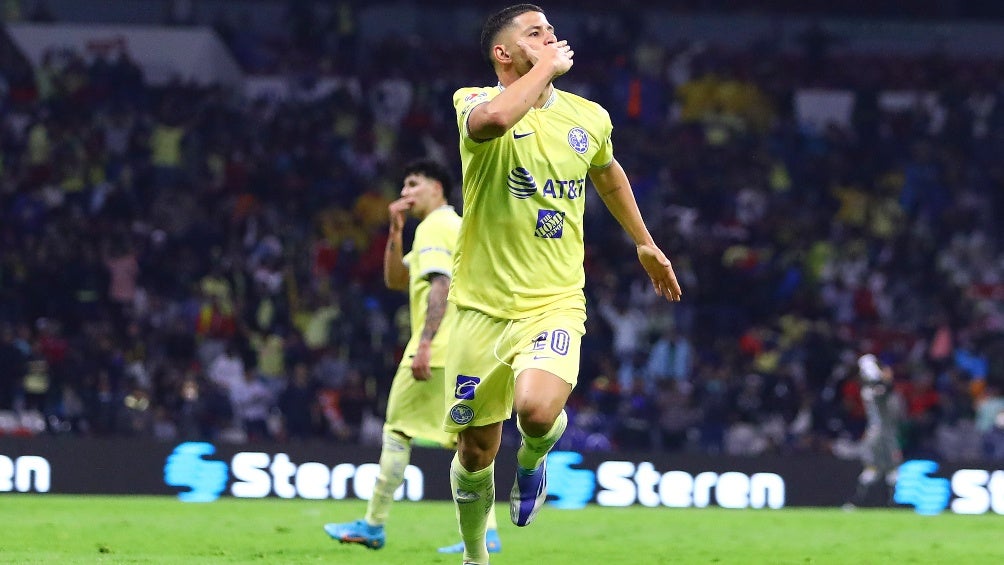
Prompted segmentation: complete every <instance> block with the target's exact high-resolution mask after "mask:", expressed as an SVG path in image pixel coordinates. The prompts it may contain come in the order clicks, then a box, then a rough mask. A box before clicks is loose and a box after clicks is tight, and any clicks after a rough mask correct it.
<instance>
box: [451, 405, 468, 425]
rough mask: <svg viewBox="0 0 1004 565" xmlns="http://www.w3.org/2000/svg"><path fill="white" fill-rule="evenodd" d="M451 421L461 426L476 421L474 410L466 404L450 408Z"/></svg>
mask: <svg viewBox="0 0 1004 565" xmlns="http://www.w3.org/2000/svg"><path fill="white" fill-rule="evenodd" d="M450 419H451V420H453V421H454V422H456V423H458V424H460V425H464V424H469V423H471V420H473V419H474V409H473V408H471V407H470V406H467V405H466V404H457V405H456V406H454V407H453V408H450Z"/></svg>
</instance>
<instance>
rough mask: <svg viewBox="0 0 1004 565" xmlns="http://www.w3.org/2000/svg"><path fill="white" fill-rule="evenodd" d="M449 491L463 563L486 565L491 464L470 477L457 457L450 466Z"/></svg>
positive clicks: (492, 488) (492, 482)
mask: <svg viewBox="0 0 1004 565" xmlns="http://www.w3.org/2000/svg"><path fill="white" fill-rule="evenodd" d="M450 487H451V489H452V491H453V500H454V503H455V505H456V508H457V522H458V523H459V524H460V539H461V540H463V542H464V561H465V562H466V561H471V562H474V563H488V547H487V545H486V544H485V532H486V531H487V529H488V516H489V515H490V514H493V509H494V508H495V463H492V464H491V465H489V466H488V467H486V468H484V469H481V470H480V471H474V472H473V473H471V472H469V471H467V469H464V466H463V465H461V464H460V459H459V457H458V456H457V455H454V456H453V462H452V463H451V464H450Z"/></svg>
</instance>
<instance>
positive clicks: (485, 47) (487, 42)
mask: <svg viewBox="0 0 1004 565" xmlns="http://www.w3.org/2000/svg"><path fill="white" fill-rule="evenodd" d="M527 12H540V13H542V14H543V13H544V10H541V9H540V6H536V5H534V4H515V5H513V6H509V7H508V8H503V9H501V10H499V11H498V12H495V13H494V14H492V15H491V16H488V19H487V20H485V25H484V27H483V28H481V54H482V55H484V56H485V59H487V60H488V63H489V64H491V65H492V66H493V67H494V66H495V59H494V58H493V57H492V47H495V36H496V35H498V34H499V32H500V31H502V28H504V27H506V26H508V25H509V24H511V23H512V21H513V20H514V19H515V18H517V17H518V16H522V15H523V14H525V13H527Z"/></svg>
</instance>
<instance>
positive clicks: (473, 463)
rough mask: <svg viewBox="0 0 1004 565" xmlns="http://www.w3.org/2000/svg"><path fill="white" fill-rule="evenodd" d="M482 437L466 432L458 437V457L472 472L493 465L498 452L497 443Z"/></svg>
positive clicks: (465, 467)
mask: <svg viewBox="0 0 1004 565" xmlns="http://www.w3.org/2000/svg"><path fill="white" fill-rule="evenodd" d="M480 439H481V438H479V437H476V436H467V435H465V434H464V433H461V434H460V435H459V436H458V437H457V457H458V458H459V459H460V464H461V465H462V466H463V467H464V469H467V470H468V471H470V472H474V471H480V470H481V469H484V468H486V467H488V466H489V465H491V464H492V461H494V460H495V455H496V453H497V452H498V445H497V444H493V443H491V442H488V441H480Z"/></svg>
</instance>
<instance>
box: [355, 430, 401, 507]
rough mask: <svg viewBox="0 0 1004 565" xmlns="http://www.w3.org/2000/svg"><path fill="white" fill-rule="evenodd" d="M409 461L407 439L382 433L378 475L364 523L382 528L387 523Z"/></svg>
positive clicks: (394, 434) (391, 433)
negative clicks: (396, 491) (395, 494)
mask: <svg viewBox="0 0 1004 565" xmlns="http://www.w3.org/2000/svg"><path fill="white" fill-rule="evenodd" d="M409 461H411V443H410V442H409V440H408V438H407V437H405V436H403V435H401V434H399V433H398V432H394V431H389V432H384V434H383V448H382V449H381V450H380V475H378V476H377V482H376V486H375V487H373V497H372V498H370V501H369V504H367V505H366V522H367V523H369V524H370V525H371V526H382V525H383V524H384V522H386V521H387V515H388V514H389V513H390V505H391V504H392V503H393V502H394V491H395V490H397V487H399V486H401V483H402V482H404V469H405V467H407V466H408V462H409Z"/></svg>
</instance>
